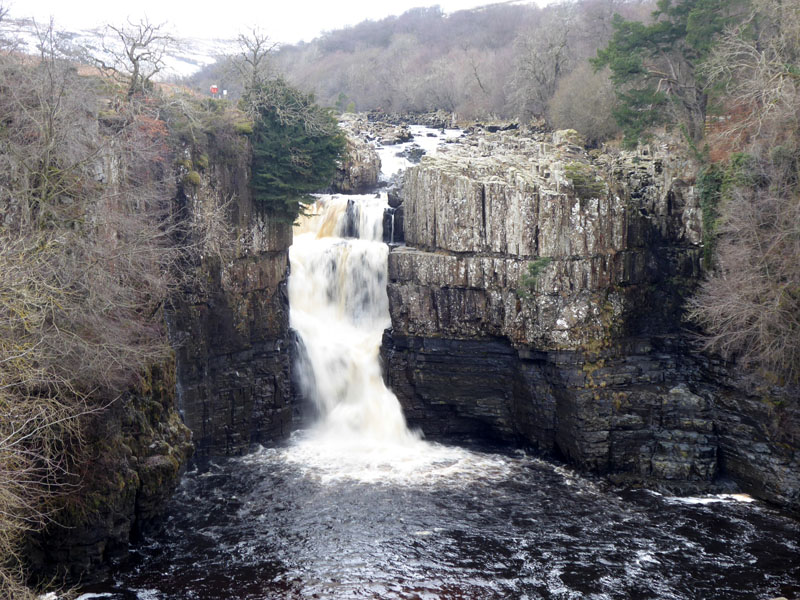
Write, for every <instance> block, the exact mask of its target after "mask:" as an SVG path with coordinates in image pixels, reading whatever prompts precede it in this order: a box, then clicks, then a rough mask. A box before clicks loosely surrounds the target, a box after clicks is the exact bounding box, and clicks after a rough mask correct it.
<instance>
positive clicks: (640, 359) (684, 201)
mask: <svg viewBox="0 0 800 600" xmlns="http://www.w3.org/2000/svg"><path fill="white" fill-rule="evenodd" d="M578 141H579V140H577V138H576V136H575V134H574V132H556V133H554V134H532V135H530V136H524V135H518V134H516V133H513V132H502V131H501V132H497V133H494V134H491V133H488V134H481V135H480V136H477V135H476V136H469V137H467V138H465V140H463V141H462V142H461V143H458V144H452V145H450V146H449V147H448V148H447V149H446V150H444V151H443V152H441V153H440V154H439V155H438V156H436V157H433V158H424V159H423V160H422V163H421V164H420V165H419V166H416V167H413V168H411V169H409V170H408V171H407V172H406V174H405V180H404V187H403V197H404V202H403V207H404V210H405V239H406V242H407V244H408V247H404V248H397V249H395V250H393V251H392V253H391V254H390V257H389V279H390V283H389V288H388V291H389V300H390V311H391V317H392V328H391V330H389V331H387V334H386V335H385V337H384V344H383V353H384V358H385V363H386V369H387V377H388V379H389V383H390V385H391V387H392V388H393V389H394V390H395V392H396V393H397V394H398V396H399V398H400V400H401V402H402V403H403V405H404V407H405V409H406V412H407V415H408V417H409V421H410V423H411V424H412V425H415V426H419V427H421V428H422V429H423V430H424V431H426V433H428V434H431V435H449V434H461V435H464V434H467V435H476V434H482V435H490V436H493V437H499V438H502V439H505V440H508V441H515V442H522V443H526V444H531V445H534V446H537V447H539V448H541V449H543V450H547V451H550V452H554V453H558V454H561V455H563V456H565V457H567V458H568V459H569V460H571V461H572V462H574V463H575V464H576V465H579V466H580V467H582V468H586V469H589V470H592V471H596V472H602V473H607V474H609V475H610V476H611V477H612V478H614V479H617V480H621V481H632V482H646V483H648V484H650V485H656V486H660V487H665V488H669V489H674V490H681V491H691V490H699V489H707V488H708V487H709V485H710V484H711V482H712V481H713V480H714V478H715V477H716V476H717V475H718V474H720V472H721V471H723V470H724V471H725V472H728V473H730V474H736V469H732V468H731V464H729V463H730V460H731V457H733V456H735V454H730V450H732V449H733V447H735V446H737V443H735V442H733V439H736V440H738V441H739V442H741V441H742V440H741V439H740V438H741V437H742V433H743V431H744V430H743V429H741V428H739V429H738V430H736V428H735V427H732V426H731V427H727V428H726V427H723V426H722V424H723V423H727V422H729V421H730V420H731V418H732V417H725V416H724V414H725V411H728V410H729V409H730V405H731V403H730V402H728V403H725V402H722V401H721V399H720V387H719V384H718V382H717V381H716V379H715V378H714V377H713V376H710V375H709V373H710V372H711V371H713V368H712V366H713V365H711V363H710V361H709V360H708V359H706V358H704V357H701V356H698V355H696V354H694V353H693V352H692V351H691V347H690V345H689V343H688V341H687V339H686V334H685V332H684V327H685V324H683V323H682V322H681V316H682V311H681V306H682V302H683V300H684V298H685V296H686V295H687V294H688V293H689V292H690V291H691V289H692V288H693V286H694V284H695V283H696V282H697V281H698V279H699V277H700V276H701V266H700V258H701V252H702V248H701V239H702V222H701V211H700V208H699V204H698V199H697V197H696V196H695V194H694V188H693V185H692V183H693V181H692V172H693V171H692V165H691V164H689V162H688V161H687V160H686V159H684V158H682V156H681V154H680V153H678V152H676V151H675V149H674V148H670V147H668V146H661V147H658V148H655V149H651V148H643V149H641V150H640V151H639V152H637V153H617V154H615V155H611V154H603V155H598V156H595V157H593V158H590V157H589V156H588V155H587V154H586V153H585V152H584V150H583V149H582V147H580V146H579V145H578V144H576V143H575V142H578ZM734 403H735V402H734ZM726 419H727V420H726ZM734 420H735V419H734ZM731 432H735V433H731ZM729 436H733V437H731V438H729ZM769 444H772V445H773V446H775V445H776V444H777V440H775V439H771V440H770V442H769V443H767V446H769ZM738 445H739V446H741V443H739V444H738ZM726 449H727V452H728V453H726ZM765 455H769V456H771V457H773V458H774V457H775V455H776V453H775V451H774V449H772V450H766V451H765ZM781 460H783V462H782V463H781V464H782V466H780V467H778V466H775V469H776V470H777V471H780V475H777V474H776V475H775V478H776V480H777V479H781V477H783V478H784V479H786V477H787V472H788V471H787V468H788V467H789V463H791V460H789V461H788V463H787V462H786V460H785V457H784V458H783V459H781ZM779 462H780V461H779ZM795 462H796V459H795ZM740 471H741V469H740ZM766 477H770V476H766ZM738 478H739V479H740V480H743V478H742V477H738ZM762 479H763V478H762ZM796 484H797V480H796V478H795V479H794V484H788V486H787V485H783V486H782V487H783V488H784V489H786V488H787V487H791V485H796ZM759 485H760V487H761V488H762V489H764V488H765V487H768V486H766V485H765V484H764V483H763V481H762V483H761V484H759ZM759 485H755V486H752V485H751V486H750V488H751V489H754V488H755V487H759ZM777 487H781V485H778V484H776V488H777ZM795 489H796V487H795ZM762 495H766V496H769V495H770V494H769V493H764V494H762ZM785 495H786V493H784V496H785ZM772 496H775V497H777V496H776V494H772ZM794 501H795V502H796V501H797V500H796V498H795V500H794Z"/></svg>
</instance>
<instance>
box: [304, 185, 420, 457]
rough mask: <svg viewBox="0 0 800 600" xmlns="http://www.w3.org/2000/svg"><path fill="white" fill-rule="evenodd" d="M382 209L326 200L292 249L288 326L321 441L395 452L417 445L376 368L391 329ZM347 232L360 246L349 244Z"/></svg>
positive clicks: (377, 203)
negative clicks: (299, 349) (300, 350)
mask: <svg viewBox="0 0 800 600" xmlns="http://www.w3.org/2000/svg"><path fill="white" fill-rule="evenodd" d="M385 206H386V199H385V197H383V196H381V197H379V198H375V197H374V196H351V197H343V196H325V197H322V198H320V199H319V200H318V202H317V205H316V207H315V208H316V210H315V211H314V214H313V215H312V216H309V217H306V218H305V219H304V220H303V222H302V223H301V224H300V226H299V227H298V228H297V231H296V233H295V238H294V244H293V245H292V247H291V249H290V253H289V257H290V263H291V276H290V278H289V303H290V306H291V325H292V327H293V328H294V329H295V330H296V331H297V333H298V334H299V336H300V339H301V340H302V343H303V345H304V348H305V353H304V356H303V360H302V361H301V364H300V365H299V366H298V370H299V371H300V380H301V386H302V388H303V392H304V395H305V396H306V397H307V398H310V399H312V400H313V401H314V403H315V404H316V407H317V409H318V412H319V415H320V421H319V423H318V424H317V426H316V428H315V430H314V432H313V435H314V437H315V438H316V441H317V442H323V441H324V442H328V443H335V442H337V441H340V442H341V443H342V444H344V445H347V446H352V445H354V444H355V445H362V444H366V445H372V446H374V445H375V444H379V445H382V446H392V445H413V444H414V443H415V442H417V439H418V438H417V436H414V435H413V434H412V433H411V432H409V431H408V429H407V428H406V423H405V419H404V418H403V414H402V411H401V409H400V405H399V403H398V402H397V398H395V396H394V394H392V392H390V391H389V390H388V389H387V388H386V386H385V385H384V383H383V379H382V376H381V369H380V364H379V362H378V351H379V347H380V341H381V334H382V333H383V330H384V329H385V328H386V327H387V326H388V325H389V323H390V322H389V304H388V299H387V297H386V261H387V254H388V247H387V246H386V244H384V243H382V241H381V238H382V233H383V231H382V222H383V221H382V220H383V211H384V208H385ZM348 229H350V230H351V231H352V233H354V235H355V236H356V237H355V239H352V238H347V239H346V238H345V237H344V234H345V232H346V230H348Z"/></svg>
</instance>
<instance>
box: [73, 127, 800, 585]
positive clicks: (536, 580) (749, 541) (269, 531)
mask: <svg viewBox="0 0 800 600" xmlns="http://www.w3.org/2000/svg"><path fill="white" fill-rule="evenodd" d="M420 131H421V130H420V129H417V130H416V132H420ZM425 137H426V138H427V136H425ZM431 139H432V138H428V139H426V143H427V144H431V143H433V142H432V141H430V140H431ZM389 152H391V151H389ZM386 163H391V164H394V166H393V167H392V168H396V167H397V165H400V166H403V164H402V163H401V162H400V160H395V161H394V163H392V161H388V160H387V161H386ZM385 205H386V198H385V196H383V195H381V196H378V197H376V196H374V195H365V196H339V195H332V196H320V197H319V199H318V201H317V203H316V204H315V205H314V206H313V207H311V211H310V212H311V216H309V217H308V218H305V219H303V221H302V222H301V223H300V225H299V227H298V228H297V230H296V231H295V241H294V245H293V246H292V248H291V250H290V260H291V277H290V283H289V295H290V304H291V325H292V327H293V328H294V329H295V330H296V331H297V333H298V335H299V337H300V338H301V339H302V342H303V347H304V352H303V353H301V354H303V355H304V359H303V360H304V361H305V364H303V365H301V373H302V375H303V377H302V381H301V385H302V388H303V393H304V395H305V396H306V398H307V399H309V400H310V401H313V402H314V404H315V406H316V410H317V413H318V415H317V416H318V418H317V420H316V422H315V424H314V425H313V426H312V427H310V428H309V429H306V430H302V431H298V432H295V433H294V434H293V435H292V437H291V439H290V440H288V441H287V442H286V443H281V444H276V445H275V446H272V447H268V448H262V449H260V450H258V451H256V452H253V453H251V454H249V455H247V456H244V457H241V458H232V459H225V460H220V461H219V462H217V463H211V464H209V465H207V466H204V467H203V468H196V469H195V470H193V471H192V472H190V473H188V474H187V475H186V476H185V477H184V478H183V480H182V482H181V486H180V489H179V490H178V493H177V494H176V497H175V499H174V500H173V503H172V507H171V510H170V515H169V518H168V519H167V522H166V524H165V527H164V529H163V531H161V532H160V533H158V534H157V535H155V536H153V537H151V538H148V539H146V540H145V541H144V542H143V543H142V544H140V545H139V546H138V547H137V548H136V549H135V550H134V551H133V552H132V555H131V557H130V558H129V559H128V560H127V561H126V562H124V563H123V564H122V565H120V566H119V567H118V568H117V569H116V570H115V571H114V572H112V573H111V574H110V575H109V577H108V580H107V581H105V582H103V583H101V584H96V585H91V586H86V587H84V588H83V589H82V590H81V592H82V594H83V595H82V596H80V597H79V600H91V599H95V598H104V599H108V600H189V599H191V600H223V599H224V600H273V599H274V600H282V599H290V600H302V599H306V598H321V599H326V600H348V599H371V600H374V599H380V600H383V599H395V600H422V599H425V600H501V599H503V600H508V599H512V600H537V599H548V600H550V599H552V600H580V599H584V598H592V599H594V600H627V599H632V598H642V599H645V598H647V599H666V600H695V599H697V598H715V599H728V600H750V599H752V598H772V597H775V596H780V595H784V596H786V597H790V598H791V597H800V544H799V543H798V540H799V539H800V523H798V522H796V521H794V520H792V519H790V518H787V517H786V516H784V515H781V514H779V513H777V512H775V511H773V510H772V509H770V508H769V507H767V506H765V505H763V504H761V503H759V502H752V501H751V500H750V499H749V498H747V497H737V496H710V497H703V498H671V497H668V496H662V495H661V494H658V493H655V492H649V491H646V490H624V491H623V490H617V489H614V488H612V487H610V486H608V485H607V484H605V483H603V482H602V481H598V480H595V479H593V478H591V477H583V476H580V475H578V474H576V473H574V472H573V471H571V470H570V469H567V468H564V467H563V466H559V465H557V464H554V463H552V462H549V461H545V460H541V459H538V458H535V457H532V456H530V455H528V454H526V453H525V452H522V451H515V452H508V451H507V450H505V449H498V448H489V447H483V448H473V449H467V448H458V447H448V446H444V445H441V444H437V443H432V442H426V441H424V440H422V439H420V437H419V436H418V435H416V434H415V433H414V432H411V431H409V430H408V428H407V427H406V423H405V420H404V418H403V415H402V411H401V409H400V405H399V403H398V401H397V399H396V398H395V396H394V394H392V392H391V391H390V390H388V389H387V388H386V386H385V385H384V383H383V380H382V377H381V370H380V365H379V360H378V351H379V344H380V340H381V334H382V331H383V330H384V328H386V327H387V326H388V325H389V313H388V300H387V297H386V279H387V273H386V261H387V252H388V247H387V246H386V245H385V244H383V243H381V242H380V239H381V216H382V213H383V209H384V207H385Z"/></svg>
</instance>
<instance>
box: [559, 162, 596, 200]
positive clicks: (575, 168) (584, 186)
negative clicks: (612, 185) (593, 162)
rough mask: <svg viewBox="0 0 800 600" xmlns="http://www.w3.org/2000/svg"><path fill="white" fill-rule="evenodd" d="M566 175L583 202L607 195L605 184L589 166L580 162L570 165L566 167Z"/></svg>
mask: <svg viewBox="0 0 800 600" xmlns="http://www.w3.org/2000/svg"><path fill="white" fill-rule="evenodd" d="M564 174H565V175H566V176H567V179H569V182H570V183H571V184H572V187H573V189H574V190H575V194H576V195H577V196H578V198H579V199H581V200H588V199H590V198H597V197H598V196H601V195H603V194H605V193H606V184H605V182H604V181H603V180H602V179H599V178H598V177H597V175H596V174H595V172H594V169H592V167H590V166H589V165H586V164H584V163H580V162H572V163H569V164H567V165H565V166H564Z"/></svg>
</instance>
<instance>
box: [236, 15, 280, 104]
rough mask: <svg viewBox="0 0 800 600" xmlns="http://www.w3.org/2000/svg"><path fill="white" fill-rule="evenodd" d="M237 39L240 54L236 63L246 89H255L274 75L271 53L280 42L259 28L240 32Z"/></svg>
mask: <svg viewBox="0 0 800 600" xmlns="http://www.w3.org/2000/svg"><path fill="white" fill-rule="evenodd" d="M237 41H238V43H239V54H238V56H237V59H238V60H236V61H235V62H234V65H235V66H236V68H237V70H238V71H239V75H240V77H241V79H242V83H243V84H244V87H245V89H251V90H254V89H256V88H258V87H259V86H260V85H261V84H263V83H265V82H266V81H267V80H268V79H269V78H270V77H271V76H272V75H273V71H272V66H271V64H270V55H271V54H273V53H274V52H275V51H276V50H277V48H278V43H277V42H273V41H272V40H270V39H269V36H267V35H266V34H265V33H263V32H262V31H260V30H258V29H257V28H253V29H251V30H250V31H249V32H248V33H247V34H244V33H240V34H239V36H238V37H237Z"/></svg>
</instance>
